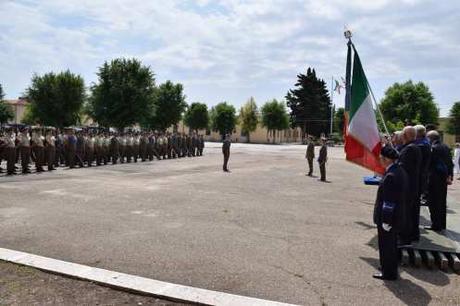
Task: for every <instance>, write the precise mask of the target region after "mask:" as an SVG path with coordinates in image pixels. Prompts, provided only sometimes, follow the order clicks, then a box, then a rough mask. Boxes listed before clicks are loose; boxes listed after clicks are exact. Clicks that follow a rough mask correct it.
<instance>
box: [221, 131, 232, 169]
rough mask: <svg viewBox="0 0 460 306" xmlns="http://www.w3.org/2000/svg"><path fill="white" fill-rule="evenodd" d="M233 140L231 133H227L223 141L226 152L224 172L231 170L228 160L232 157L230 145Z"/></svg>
mask: <svg viewBox="0 0 460 306" xmlns="http://www.w3.org/2000/svg"><path fill="white" fill-rule="evenodd" d="M231 144H232V142H231V140H230V135H228V134H226V135H225V138H224V141H223V143H222V154H224V166H223V170H224V172H230V171H229V170H228V160H229V159H230V146H231Z"/></svg>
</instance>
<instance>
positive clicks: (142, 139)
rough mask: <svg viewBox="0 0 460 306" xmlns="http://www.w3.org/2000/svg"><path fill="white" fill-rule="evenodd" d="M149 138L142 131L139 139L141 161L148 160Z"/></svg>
mask: <svg viewBox="0 0 460 306" xmlns="http://www.w3.org/2000/svg"><path fill="white" fill-rule="evenodd" d="M148 142H149V140H148V138H147V135H146V133H145V132H142V133H141V137H140V140H139V155H140V157H141V161H143V162H145V161H146V160H147V144H148Z"/></svg>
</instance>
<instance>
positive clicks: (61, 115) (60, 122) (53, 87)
mask: <svg viewBox="0 0 460 306" xmlns="http://www.w3.org/2000/svg"><path fill="white" fill-rule="evenodd" d="M26 95H27V100H29V102H30V103H31V104H30V112H31V113H32V114H31V117H32V118H35V119H36V121H38V122H40V123H41V124H44V125H51V126H56V127H60V128H62V127H64V126H69V125H75V124H76V123H77V122H78V121H79V119H80V111H81V109H82V106H83V102H84V100H85V82H84V81H83V78H82V77H81V76H79V75H76V74H73V73H71V72H70V71H69V70H67V71H65V72H60V73H58V74H55V73H53V72H50V73H47V74H44V75H43V76H39V75H34V76H33V77H32V84H31V85H30V86H29V87H28V88H27V89H26Z"/></svg>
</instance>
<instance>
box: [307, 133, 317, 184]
mask: <svg viewBox="0 0 460 306" xmlns="http://www.w3.org/2000/svg"><path fill="white" fill-rule="evenodd" d="M305 158H306V159H307V161H308V168H309V170H308V174H307V175H308V176H312V174H313V159H315V144H314V142H313V138H312V137H311V136H310V137H308V145H307V152H306V153H305Z"/></svg>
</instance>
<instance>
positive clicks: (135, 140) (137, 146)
mask: <svg viewBox="0 0 460 306" xmlns="http://www.w3.org/2000/svg"><path fill="white" fill-rule="evenodd" d="M140 145H141V140H140V137H139V135H138V134H135V135H134V136H133V159H134V162H135V163H137V159H138V158H139V151H140Z"/></svg>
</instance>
